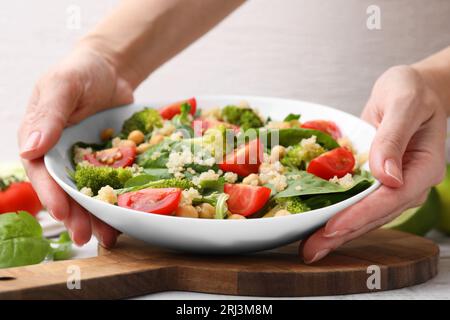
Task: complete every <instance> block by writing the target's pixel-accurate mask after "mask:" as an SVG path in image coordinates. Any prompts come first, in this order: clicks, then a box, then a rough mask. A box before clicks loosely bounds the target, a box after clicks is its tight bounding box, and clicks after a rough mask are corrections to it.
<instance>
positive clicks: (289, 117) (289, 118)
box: [283, 113, 300, 122]
mask: <svg viewBox="0 0 450 320" xmlns="http://www.w3.org/2000/svg"><path fill="white" fill-rule="evenodd" d="M299 119H300V115H299V114H294V113H289V114H288V115H287V116H286V118H284V120H283V121H284V122H289V121H292V120H299Z"/></svg>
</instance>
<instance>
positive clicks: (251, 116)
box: [222, 106, 264, 131]
mask: <svg viewBox="0 0 450 320" xmlns="http://www.w3.org/2000/svg"><path fill="white" fill-rule="evenodd" d="M222 118H223V120H224V121H226V122H229V123H231V124H234V125H237V126H240V127H241V128H242V129H243V130H244V131H245V130H247V129H250V128H261V127H262V126H264V123H263V122H262V120H261V118H260V117H259V116H258V115H257V114H256V112H255V111H253V110H252V109H250V108H240V107H237V106H226V107H225V108H223V109H222Z"/></svg>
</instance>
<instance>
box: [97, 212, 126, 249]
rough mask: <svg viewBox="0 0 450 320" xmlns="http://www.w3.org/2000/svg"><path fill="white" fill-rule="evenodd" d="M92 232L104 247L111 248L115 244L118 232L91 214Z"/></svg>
mask: <svg viewBox="0 0 450 320" xmlns="http://www.w3.org/2000/svg"><path fill="white" fill-rule="evenodd" d="M91 226H92V233H93V234H94V235H95V237H96V238H97V239H98V241H99V242H100V244H101V245H102V246H103V247H105V248H112V247H114V245H115V244H116V241H117V237H118V236H119V235H120V232H119V231H117V230H116V229H114V228H113V227H111V226H109V225H107V224H106V223H104V222H103V221H101V220H100V219H98V218H97V217H95V216H93V215H91Z"/></svg>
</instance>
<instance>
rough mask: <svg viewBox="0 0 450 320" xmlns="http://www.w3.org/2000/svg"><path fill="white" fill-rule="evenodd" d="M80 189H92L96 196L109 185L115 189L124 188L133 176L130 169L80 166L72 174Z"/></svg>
mask: <svg viewBox="0 0 450 320" xmlns="http://www.w3.org/2000/svg"><path fill="white" fill-rule="evenodd" d="M72 176H73V179H74V181H75V184H76V185H77V188H78V189H81V188H83V187H87V188H91V190H92V192H93V193H94V195H96V194H97V192H98V190H100V189H101V188H102V187H104V186H106V185H109V186H110V187H112V188H113V189H119V188H123V186H124V184H125V182H126V181H127V180H129V179H131V177H132V176H133V173H132V172H131V170H130V169H129V168H111V167H106V166H105V167H95V166H80V165H78V166H77V168H76V170H75V172H74V173H73V174H72Z"/></svg>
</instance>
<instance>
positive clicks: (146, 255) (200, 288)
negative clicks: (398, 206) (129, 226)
mask: <svg viewBox="0 0 450 320" xmlns="http://www.w3.org/2000/svg"><path fill="white" fill-rule="evenodd" d="M297 249H298V244H297V243H295V244H291V245H288V246H285V247H282V248H279V249H276V250H271V251H264V252H260V253H255V254H248V255H235V256H206V255H203V256H202V255H190V254H184V253H177V252H171V251H167V250H162V249H159V248H156V247H152V246H149V245H146V244H145V243H143V242H140V241H137V240H133V239H131V238H127V237H121V238H120V239H119V242H118V245H117V247H116V248H114V249H112V250H106V249H103V248H100V250H99V253H100V255H99V256H98V257H95V258H89V259H83V260H69V261H60V262H52V263H47V264H40V265H34V266H27V267H19V268H11V269H3V270H2V269H0V299H57V298H64V299H66V298H75V299H78V298H83V299H84V298H100V299H117V298H126V297H133V296H138V295H143V294H148V293H153V292H161V291H168V290H181V291H194V292H207V293H219V294H230V295H248V296H272V297H281V296H314V295H337V294H350V293H360V292H374V291H382V290H391V289H397V288H402V287H407V286H412V285H415V284H419V283H422V282H425V281H427V280H429V279H431V278H432V277H434V276H435V275H436V274H437V265H438V260H439V248H438V247H437V246H436V244H434V243H433V242H432V241H430V240H428V239H424V238H421V237H417V236H414V235H410V234H406V233H402V232H399V231H393V230H382V229H380V230H376V231H373V232H371V233H369V234H367V235H365V236H363V237H361V238H359V239H357V240H355V241H353V242H350V243H348V244H346V245H345V246H343V247H341V248H340V249H338V250H337V251H335V252H333V253H332V254H331V255H329V256H328V257H326V258H325V259H324V260H322V261H319V262H317V263H315V264H313V265H305V264H303V263H302V262H301V260H300V259H299V257H298V254H297ZM373 265H375V266H378V267H379V269H377V267H369V266H373ZM368 268H369V270H368ZM74 270H76V272H77V271H80V274H81V282H80V286H81V289H72V290H69V289H68V288H67V281H68V277H69V276H70V274H69V273H70V272H73V271H74ZM377 270H378V271H379V272H378V271H377ZM68 272H69V273H68ZM371 276H372V278H370V279H369V283H370V284H372V285H376V283H377V279H376V277H377V276H379V284H380V287H379V288H368V286H367V282H368V278H369V277H371ZM70 283H75V282H72V281H70Z"/></svg>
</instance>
